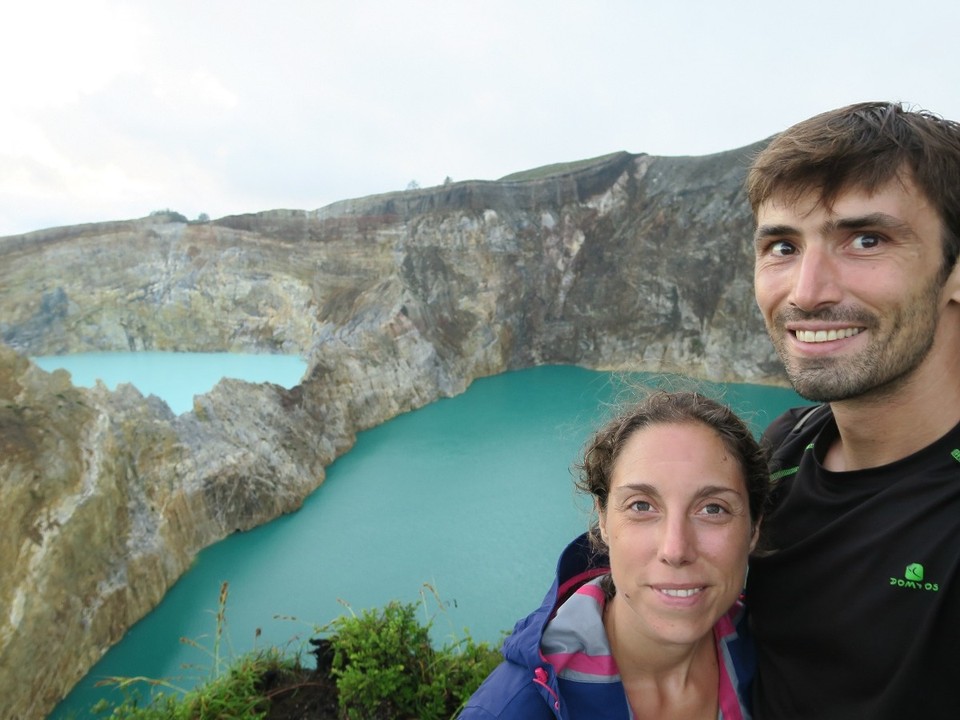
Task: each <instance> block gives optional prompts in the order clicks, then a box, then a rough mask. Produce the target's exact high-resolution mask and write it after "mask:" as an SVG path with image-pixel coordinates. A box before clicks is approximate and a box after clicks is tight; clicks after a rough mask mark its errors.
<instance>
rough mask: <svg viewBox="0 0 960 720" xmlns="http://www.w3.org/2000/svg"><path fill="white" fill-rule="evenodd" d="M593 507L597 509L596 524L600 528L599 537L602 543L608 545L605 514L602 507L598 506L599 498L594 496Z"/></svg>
mask: <svg viewBox="0 0 960 720" xmlns="http://www.w3.org/2000/svg"><path fill="white" fill-rule="evenodd" d="M593 507H594V509H595V510H596V511H597V526H598V527H599V528H600V539H601V540H603V542H604V544H606V545H609V544H610V543H609V542H608V541H607V514H606V513H605V512H604V511H603V508H602V507H601V506H600V500H598V499H596V498H594V500H593Z"/></svg>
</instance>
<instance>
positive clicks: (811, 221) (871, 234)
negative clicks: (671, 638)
mask: <svg viewBox="0 0 960 720" xmlns="http://www.w3.org/2000/svg"><path fill="white" fill-rule="evenodd" d="M747 186H748V187H747V189H748V194H749V198H750V202H751V205H752V208H753V212H754V216H755V219H756V222H757V230H756V237H755V243H756V266H755V277H754V280H755V289H756V297H757V303H758V305H759V307H760V310H761V312H762V314H763V317H764V320H765V322H766V325H767V330H768V332H769V334H770V337H771V339H772V341H773V343H774V346H775V347H776V349H777V352H778V353H779V355H780V357H781V359H782V361H783V363H784V365H785V367H786V370H787V374H788V376H789V378H790V380H791V382H792V384H793V386H794V388H795V389H796V391H797V392H798V393H799V394H800V395H802V396H803V397H805V398H807V399H809V400H812V401H816V402H818V403H824V404H823V405H822V406H821V407H819V408H817V409H816V410H815V411H813V412H807V410H806V409H804V410H796V411H792V412H790V413H788V414H787V415H785V416H784V417H781V418H780V419H778V420H777V421H775V422H774V423H773V424H772V425H771V426H770V428H769V429H768V430H767V433H766V436H767V439H768V441H769V442H770V443H771V446H772V447H773V448H774V449H775V452H774V455H773V459H772V462H771V472H772V478H773V479H774V480H775V481H776V483H777V485H776V488H775V492H776V499H775V504H774V505H773V507H772V509H771V510H770V511H769V512H768V513H767V516H766V519H765V520H764V531H765V532H767V533H768V535H767V543H766V544H767V548H768V550H767V552H766V553H764V554H762V556H760V557H758V558H756V559H755V560H754V561H752V562H751V569H750V579H749V582H748V587H747V602H748V605H749V607H750V612H751V615H752V624H753V630H754V635H755V640H756V643H757V649H758V675H757V679H756V681H755V687H754V701H755V708H754V712H755V716H756V717H757V718H759V719H760V720H767V719H768V718H778V719H779V718H818V719H822V718H867V719H870V720H875V719H876V718H942V717H957V716H958V713H960V710H958V708H960V264H958V263H957V255H958V251H960V125H958V124H957V123H955V122H951V121H948V120H944V119H941V118H939V117H937V116H935V115H932V114H930V113H927V112H923V111H911V110H909V109H906V108H904V107H902V106H900V105H898V104H893V103H862V104H858V105H852V106H850V107H845V108H841V109H839V110H834V111H831V112H827V113H824V114H822V115H818V116H816V117H813V118H811V119H809V120H805V121H803V122H801V123H799V124H797V125H795V126H794V127H792V128H790V129H788V130H786V131H785V132H784V133H782V134H781V135H779V136H777V137H776V138H775V139H774V140H773V141H772V142H771V143H770V144H769V145H768V146H767V148H766V149H764V150H763V151H762V152H761V153H760V154H759V155H758V156H757V157H756V159H755V161H754V163H753V164H752V166H751V169H750V173H749V177H748V181H747Z"/></svg>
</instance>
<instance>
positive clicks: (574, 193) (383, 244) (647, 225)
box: [0, 149, 783, 718]
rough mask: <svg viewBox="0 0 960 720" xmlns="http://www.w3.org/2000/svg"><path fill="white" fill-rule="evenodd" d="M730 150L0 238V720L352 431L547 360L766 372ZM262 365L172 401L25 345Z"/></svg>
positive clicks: (293, 487)
mask: <svg viewBox="0 0 960 720" xmlns="http://www.w3.org/2000/svg"><path fill="white" fill-rule="evenodd" d="M749 150H750V149H744V150H740V151H733V152H729V153H721V154H718V155H713V156H707V157H701V158H654V157H649V156H645V155H640V156H634V155H629V154H626V153H619V154H616V155H612V156H608V157H606V158H602V159H599V160H597V161H595V162H586V163H581V164H579V165H578V166H577V167H576V168H573V169H570V170H569V171H567V172H560V173H554V174H550V173H541V175H543V177H536V176H537V173H534V172H532V173H528V174H525V176H521V177H518V178H513V179H510V178H508V179H505V180H503V181H499V182H467V183H456V184H452V185H448V186H444V187H438V188H433V189H426V190H417V191H411V192H405V193H393V194H389V195H382V196H375V197H371V198H364V199H359V200H352V201H345V202H342V203H337V204H335V205H332V206H330V207H327V208H324V209H321V210H318V211H315V212H306V211H285V210H277V211H271V212H264V213H259V214H255V215H244V216H236V217H228V218H223V219H221V220H218V221H215V222H213V223H205V224H185V223H181V222H166V221H164V219H163V218H147V219H144V220H136V221H129V222H115V223H103V224H97V225H84V226H77V227H69V228H59V229H53V230H47V231H41V232H37V233H31V234H29V235H24V236H17V237H10V238H0V340H2V343H3V344H0V507H2V508H3V509H4V513H5V517H4V522H3V523H2V525H0V668H2V670H0V716H2V717H24V718H28V717H29V718H33V717H42V716H44V715H45V714H46V713H48V712H49V711H50V710H51V709H52V707H53V706H54V705H55V703H56V702H57V701H58V700H59V699H60V698H62V697H63V696H64V695H65V694H66V692H68V691H69V689H70V688H71V687H72V685H73V684H74V683H75V682H76V680H78V679H79V678H80V677H82V676H83V674H85V672H86V671H87V670H88V669H89V668H90V667H91V666H92V665H93V664H94V663H95V662H96V661H97V660H98V659H99V657H100V656H101V655H102V653H103V652H105V651H106V649H107V648H108V647H109V646H110V645H111V644H113V643H114V642H116V641H117V640H118V639H119V638H120V637H121V636H122V634H123V633H124V631H125V630H126V628H128V627H129V626H130V625H131V624H132V623H133V622H135V621H136V620H137V619H139V618H140V617H142V616H143V615H144V614H145V613H146V612H148V611H149V610H150V609H152V608H153V607H154V606H155V605H156V603H157V602H158V601H159V600H160V598H161V597H162V596H163V594H164V593H165V592H166V590H167V588H168V587H169V586H170V585H171V584H172V583H173V582H174V581H175V580H176V578H177V577H179V575H180V574H181V573H182V572H183V571H184V570H185V569H186V568H187V567H188V565H189V563H190V561H191V559H192V558H193V557H194V555H195V554H196V552H198V551H199V550H200V549H202V548H203V547H205V546H206V545H209V544H210V543H212V542H215V541H216V540H219V539H221V538H223V537H224V536H225V535H227V534H229V533H231V532H234V531H236V530H245V529H248V528H251V527H254V526H256V525H258V524H261V523H263V522H266V521H267V520H269V519H271V518H274V517H276V516H277V515H279V514H281V513H284V512H290V511H292V510H294V509H296V508H297V507H299V505H300V503H301V502H302V500H303V498H304V497H305V496H306V495H307V494H309V493H310V492H311V491H312V490H313V489H315V488H316V487H317V486H318V485H319V484H320V483H321V482H322V479H323V475H324V468H325V467H326V466H327V465H329V463H330V462H332V460H333V459H334V458H335V457H336V456H337V455H338V454H340V453H342V452H344V451H345V450H346V449H347V448H349V447H350V445H351V444H352V443H353V439H354V437H355V433H356V432H357V431H358V430H360V429H364V428H368V427H372V426H374V425H376V424H379V423H381V422H383V421H384V420H386V419H388V418H390V417H393V416H395V415H397V414H398V413H401V412H404V411H407V410H410V409H413V408H417V407H420V406H422V405H424V404H426V403H429V402H431V401H433V400H435V399H436V398H438V397H441V396H449V395H453V394H456V393H459V392H462V391H463V390H464V389H465V388H466V387H467V386H468V385H469V384H470V382H471V381H472V380H473V379H474V378H476V377H480V376H484V375H490V374H494V373H499V372H503V371H506V370H511V369H517V368H521V367H527V366H531V365H536V364H545V363H570V364H578V365H582V366H586V367H592V368H597V369H629V370H672V371H679V372H683V373H685V374H688V375H692V376H696V377H703V378H708V379H712V380H719V381H748V382H776V383H782V382H783V378H782V374H781V370H780V365H779V362H778V361H777V359H776V356H775V355H774V353H773V351H772V349H771V347H770V344H769V341H768V340H767V338H766V334H765V332H764V329H763V324H762V321H761V319H760V317H759V313H758V312H757V311H756V309H755V306H754V300H753V291H752V261H753V260H752V258H753V252H752V243H751V235H752V221H751V218H750V214H749V210H748V208H747V206H746V204H745V200H744V198H743V193H742V187H741V186H742V182H743V176H744V172H745V166H746V162H747V161H746V158H747V155H748V151H749ZM141 349H152V350H190V351H242V352H284V353H292V354H299V355H301V356H303V357H305V358H307V360H308V365H309V370H308V372H307V374H306V375H305V377H304V379H303V381H302V383H301V384H300V385H299V386H297V387H296V388H294V389H293V390H290V391H287V390H284V389H283V388H280V387H277V386H274V385H270V384H262V385H253V384H248V383H242V382H238V381H224V382H221V383H220V384H219V385H218V386H217V387H216V388H215V389H214V390H213V391H211V392H210V393H208V394H207V395H204V396H202V397H199V398H197V399H196V401H195V404H194V409H193V411H192V412H189V413H185V414H183V415H180V416H174V415H173V414H172V413H171V412H170V410H169V409H168V408H167V407H166V405H165V404H164V403H162V402H161V401H159V400H157V399H156V398H146V399H145V398H143V397H142V396H141V395H140V394H139V393H138V392H137V391H136V390H135V389H133V388H132V387H129V386H126V387H121V388H120V389H118V390H117V391H116V392H110V391H108V390H106V389H105V388H104V387H102V386H101V387H98V388H96V389H94V390H85V389H80V388H74V387H73V386H71V384H70V382H69V378H68V376H67V374H66V373H64V372H56V373H52V374H48V373H45V372H43V371H41V370H40V369H38V368H37V367H35V366H33V365H32V364H31V363H29V361H28V360H27V359H26V358H25V356H26V355H42V354H54V353H67V352H81V351H92V350H141Z"/></svg>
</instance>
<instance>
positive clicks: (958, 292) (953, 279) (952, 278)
mask: <svg viewBox="0 0 960 720" xmlns="http://www.w3.org/2000/svg"><path fill="white" fill-rule="evenodd" d="M943 299H944V300H953V302H955V303H960V260H957V261H956V262H955V263H954V264H953V270H951V271H950V274H949V275H947V281H946V282H945V283H944V284H943Z"/></svg>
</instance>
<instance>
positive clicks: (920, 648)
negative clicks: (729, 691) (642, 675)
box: [746, 406, 960, 720]
mask: <svg viewBox="0 0 960 720" xmlns="http://www.w3.org/2000/svg"><path fill="white" fill-rule="evenodd" d="M806 410H808V408H799V409H797V410H793V411H789V412H788V413H787V414H785V415H784V416H781V417H780V418H779V419H777V420H776V421H774V423H772V424H771V426H770V428H768V430H767V433H766V437H767V438H769V439H770V440H771V441H772V442H773V443H775V445H774V447H777V446H779V449H778V450H777V451H776V452H775V453H774V455H773V459H772V461H771V477H772V478H773V479H774V480H776V481H777V487H776V490H775V503H776V504H775V507H774V509H773V510H772V511H771V512H769V513H768V514H767V517H766V518H765V519H764V528H763V530H764V533H765V534H766V536H767V547H768V548H769V549H770V550H769V553H768V554H767V555H766V556H764V557H758V558H754V559H751V562H750V574H749V580H748V584H747V595H746V598H747V605H748V608H749V612H750V614H751V618H752V627H753V633H754V638H755V640H756V643H757V656H758V675H757V679H756V682H755V691H754V704H755V706H754V717H755V718H756V719H757V720H771V719H775V720H783V719H787V718H811V719H812V718H816V719H817V720H825V719H829V718H855V719H857V720H860V719H867V720H877V719H882V718H900V719H903V718H960V425H958V426H957V427H955V428H954V429H953V430H951V431H950V432H949V433H948V434H947V435H946V436H944V437H942V438H941V439H940V440H938V441H936V442H935V443H933V444H932V445H930V446H929V447H927V448H925V449H924V450H921V451H920V452H918V453H916V454H914V455H911V456H910V457H907V458H904V459H902V460H898V461H897V462H894V463H892V464H890V465H884V466H882V467H877V468H870V469H868V470H856V471H851V472H842V473H839V472H830V471H827V470H825V469H824V468H823V467H822V465H821V460H822V459H823V456H824V453H825V451H826V448H828V447H829V446H830V443H831V442H832V441H833V440H834V439H835V438H836V437H837V426H836V424H835V422H834V420H833V414H832V413H831V412H830V409H829V406H822V407H821V408H819V409H817V410H816V411H814V412H813V413H810V414H809V415H808V417H807V418H806V419H805V422H804V424H803V426H802V427H801V428H799V429H796V428H794V426H795V424H796V422H797V418H798V417H799V416H800V415H801V414H803V412H804V411H806ZM779 438H783V439H782V441H780V440H779Z"/></svg>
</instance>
